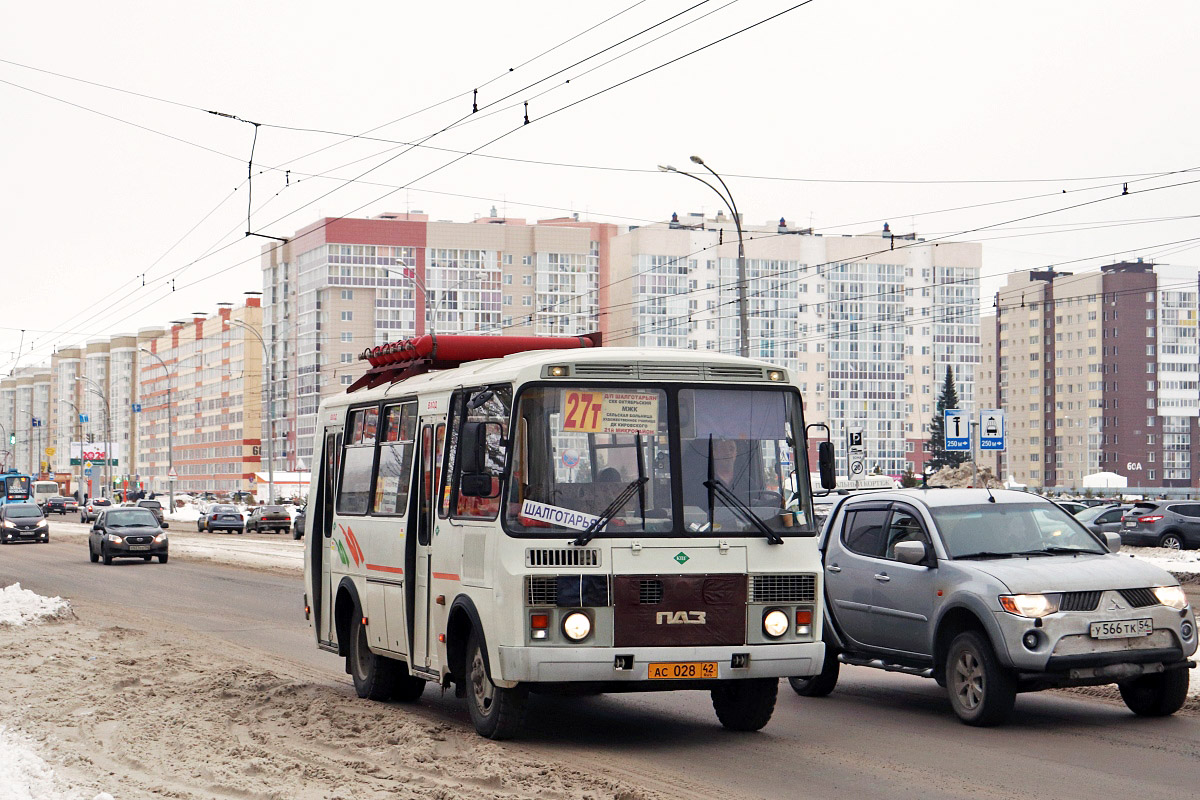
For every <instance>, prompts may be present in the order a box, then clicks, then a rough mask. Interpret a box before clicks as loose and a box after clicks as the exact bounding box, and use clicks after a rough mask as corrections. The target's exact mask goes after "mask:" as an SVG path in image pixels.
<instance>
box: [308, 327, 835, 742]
mask: <svg viewBox="0 0 1200 800" xmlns="http://www.w3.org/2000/svg"><path fill="white" fill-rule="evenodd" d="M593 337H594V338H593ZM593 337H563V338H544V337H538V338H524V337H502V336H424V337H421V338H419V339H415V340H409V341H406V342H399V343H395V344H390V345H386V346H382V347H377V348H375V349H374V350H372V351H368V353H367V354H366V355H367V357H368V360H369V361H370V362H371V364H372V366H371V368H370V369H369V370H368V371H367V373H366V374H365V375H364V376H363V377H362V378H361V379H360V380H359V381H358V382H357V383H356V384H355V385H354V386H352V387H350V389H349V390H348V391H347V393H346V394H345V395H341V396H338V397H334V398H330V399H328V400H326V401H325V402H324V403H322V405H321V408H320V412H319V415H318V423H317V425H318V428H317V434H316V446H315V452H314V455H313V462H312V463H313V465H314V469H313V475H312V486H311V489H310V494H309V497H310V500H311V507H310V509H309V513H308V525H309V526H310V531H309V535H308V536H307V540H306V541H307V544H306V552H305V587H306V592H305V598H304V602H305V613H306V616H307V617H308V618H309V619H310V621H311V624H312V625H313V628H314V631H315V634H316V639H317V644H318V646H319V647H321V648H323V649H325V650H328V651H330V652H333V653H337V654H338V655H340V656H345V658H346V670H347V672H349V673H350V675H351V676H352V677H353V680H354V686H355V689H356V691H357V693H358V695H359V696H360V697H368V698H372V699H376V700H388V699H393V700H400V701H413V700H416V699H417V698H418V697H419V696H420V695H421V692H422V690H423V689H424V686H425V683H426V682H433V683H436V684H438V685H441V686H450V685H453V686H454V687H455V690H456V692H457V694H458V695H459V696H460V697H462V696H465V697H466V699H467V704H468V708H469V710H470V714H471V719H472V721H473V722H474V724H475V727H476V729H477V730H478V731H479V733H480V734H482V735H483V736H487V737H490V738H494V739H500V738H505V737H509V736H512V735H514V734H515V733H516V732H517V731H518V729H519V728H520V725H521V722H522V717H523V713H524V707H525V701H526V698H527V697H528V695H529V693H531V692H538V693H546V694H553V693H568V692H575V693H578V692H629V691H659V690H670V689H703V690H708V691H710V692H711V694H712V701H713V706H714V708H715V710H716V713H717V717H718V718H719V719H720V721H721V723H722V724H723V725H725V727H727V728H731V729H735V730H757V729H759V728H761V727H763V726H764V725H765V724H766V723H767V721H768V720H769V719H770V716H771V713H772V711H773V710H774V706H775V698H776V691H777V687H778V679H779V678H780V677H784V676H801V677H803V676H812V675H815V674H817V673H819V672H820V670H821V664H822V658H823V655H824V645H823V644H822V642H821V615H822V607H821V597H822V591H821V565H820V556H819V554H818V552H817V547H816V538H815V537H816V529H815V526H814V522H813V514H812V502H811V490H810V487H809V481H808V480H797V479H796V476H797V475H799V476H806V475H807V474H808V468H809V467H808V457H807V451H808V448H807V440H806V432H805V426H804V419H803V409H802V403H801V397H800V392H799V390H798V389H797V387H796V386H795V384H793V383H792V382H790V381H789V380H788V375H787V373H786V371H785V370H782V369H780V368H778V367H775V366H772V365H770V364H767V363H764V362H759V361H751V360H748V359H743V358H738V357H734V356H722V355H717V354H712V353H703V352H700V353H697V352H692V351H686V350H682V351H681V350H654V351H647V350H643V349H634V348H605V347H598V346H593V345H595V344H598V339H599V337H598V335H593ZM831 456H832V450H831V449H828V448H827V445H826V444H822V457H821V461H822V467H823V468H824V469H825V470H826V471H827V472H828V474H829V475H830V476H831V477H832V458H831ZM827 462H828V463H827Z"/></svg>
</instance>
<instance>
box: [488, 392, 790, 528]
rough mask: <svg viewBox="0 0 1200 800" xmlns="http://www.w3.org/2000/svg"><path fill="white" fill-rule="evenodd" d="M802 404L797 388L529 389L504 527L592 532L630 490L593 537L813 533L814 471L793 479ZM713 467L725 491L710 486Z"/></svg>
mask: <svg viewBox="0 0 1200 800" xmlns="http://www.w3.org/2000/svg"><path fill="white" fill-rule="evenodd" d="M799 406H800V403H799V397H798V396H797V395H796V394H795V393H794V392H788V391H780V390H778V389H770V390H748V389H741V388H736V387H729V388H712V389H709V388H704V389H690V388H689V389H679V390H676V391H668V390H665V389H645V388H631V387H595V386H591V387H578V386H574V387H573V386H552V387H550V386H539V387H534V388H530V389H526V390H525V391H524V392H522V393H521V396H520V402H519V403H518V407H517V414H516V418H515V420H516V421H515V431H514V433H515V435H514V437H513V461H512V473H511V475H512V478H511V481H510V483H509V493H508V502H507V503H506V511H505V523H506V527H507V528H508V529H509V531H511V532H513V533H528V534H531V535H537V534H551V533H556V534H559V535H561V534H563V533H569V532H572V531H587V530H588V529H589V528H590V526H591V525H592V524H593V523H595V521H596V520H597V518H600V517H602V516H603V515H604V514H605V512H606V511H607V510H610V508H611V507H612V506H613V504H614V500H616V499H617V498H618V497H620V496H621V495H622V493H623V492H627V493H628V495H627V497H626V502H624V504H623V505H620V507H619V508H617V509H616V510H615V511H610V513H612V518H611V520H609V521H608V522H607V524H605V525H603V526H602V527H601V529H600V530H598V531H595V532H594V533H595V534H596V535H600V536H625V535H630V534H634V533H636V534H639V535H641V534H650V535H653V534H655V533H657V534H659V535H663V536H667V535H692V536H702V535H712V533H713V532H717V533H722V534H729V533H732V534H734V535H745V536H757V535H761V534H762V533H763V526H765V527H767V528H770V530H771V531H775V532H779V533H781V534H782V535H787V534H788V533H797V532H800V530H801V529H805V530H807V529H809V528H811V524H812V521H811V517H810V516H809V510H808V509H809V505H810V504H809V502H808V475H807V471H806V470H805V471H804V472H803V474H802V475H801V477H800V478H797V474H796V464H797V463H803V458H802V454H800V453H798V452H797V450H796V442H797V435H796V433H797V431H801V430H802V428H801V417H800V408H799ZM676 449H678V451H679V452H677V453H676V452H674V451H675V450H676ZM710 453H711V458H710ZM710 474H711V475H712V477H713V478H714V479H715V481H713V483H719V484H720V485H721V486H722V487H724V488H725V489H728V491H729V494H726V493H723V492H721V491H716V492H714V491H710V487H709V486H708V485H706V484H708V483H709V482H710V481H709V476H710ZM738 505H743V506H744V507H746V508H748V509H749V511H750V512H751V514H750V515H749V517H748V516H747V514H746V513H745V508H743V509H741V510H740V511H739V510H738V509H735V508H734V506H738ZM755 517H757V518H758V519H757V520H755V519H754V518H755ZM758 523H762V525H760V524H758ZM790 528H794V529H795V530H789V529H790Z"/></svg>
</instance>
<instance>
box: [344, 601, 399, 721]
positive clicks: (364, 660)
mask: <svg viewBox="0 0 1200 800" xmlns="http://www.w3.org/2000/svg"><path fill="white" fill-rule="evenodd" d="M346 666H347V667H349V670H348V672H349V673H350V677H351V678H353V679H354V691H355V693H357V694H358V696H359V697H366V698H369V699H371V700H390V699H391V697H392V689H393V688H394V685H395V675H396V665H395V664H394V663H393V662H392V661H391V659H388V658H384V657H383V656H377V655H375V654H374V653H372V652H371V648H370V647H368V646H367V626H366V625H363V624H362V615H361V614H356V615H355V617H354V620H353V621H352V622H351V623H350V654H349V655H348V656H346Z"/></svg>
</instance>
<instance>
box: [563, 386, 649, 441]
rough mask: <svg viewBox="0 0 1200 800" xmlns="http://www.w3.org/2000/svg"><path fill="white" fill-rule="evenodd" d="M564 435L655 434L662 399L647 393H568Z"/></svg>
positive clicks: (565, 390)
mask: <svg viewBox="0 0 1200 800" xmlns="http://www.w3.org/2000/svg"><path fill="white" fill-rule="evenodd" d="M561 407H562V412H563V421H562V429H563V432H564V433H646V434H650V433H655V432H656V431H657V430H658V396H657V394H656V393H653V392H650V393H644V392H585V391H580V390H578V389H564V390H563V396H562V406H561Z"/></svg>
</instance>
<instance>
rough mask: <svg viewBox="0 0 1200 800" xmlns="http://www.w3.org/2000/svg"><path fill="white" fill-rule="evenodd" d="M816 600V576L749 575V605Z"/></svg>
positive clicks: (810, 601)
mask: <svg viewBox="0 0 1200 800" xmlns="http://www.w3.org/2000/svg"><path fill="white" fill-rule="evenodd" d="M816 598H817V576H816V575H812V574H808V575H751V576H750V602H751V603H812V602H814V601H815V600H816Z"/></svg>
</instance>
